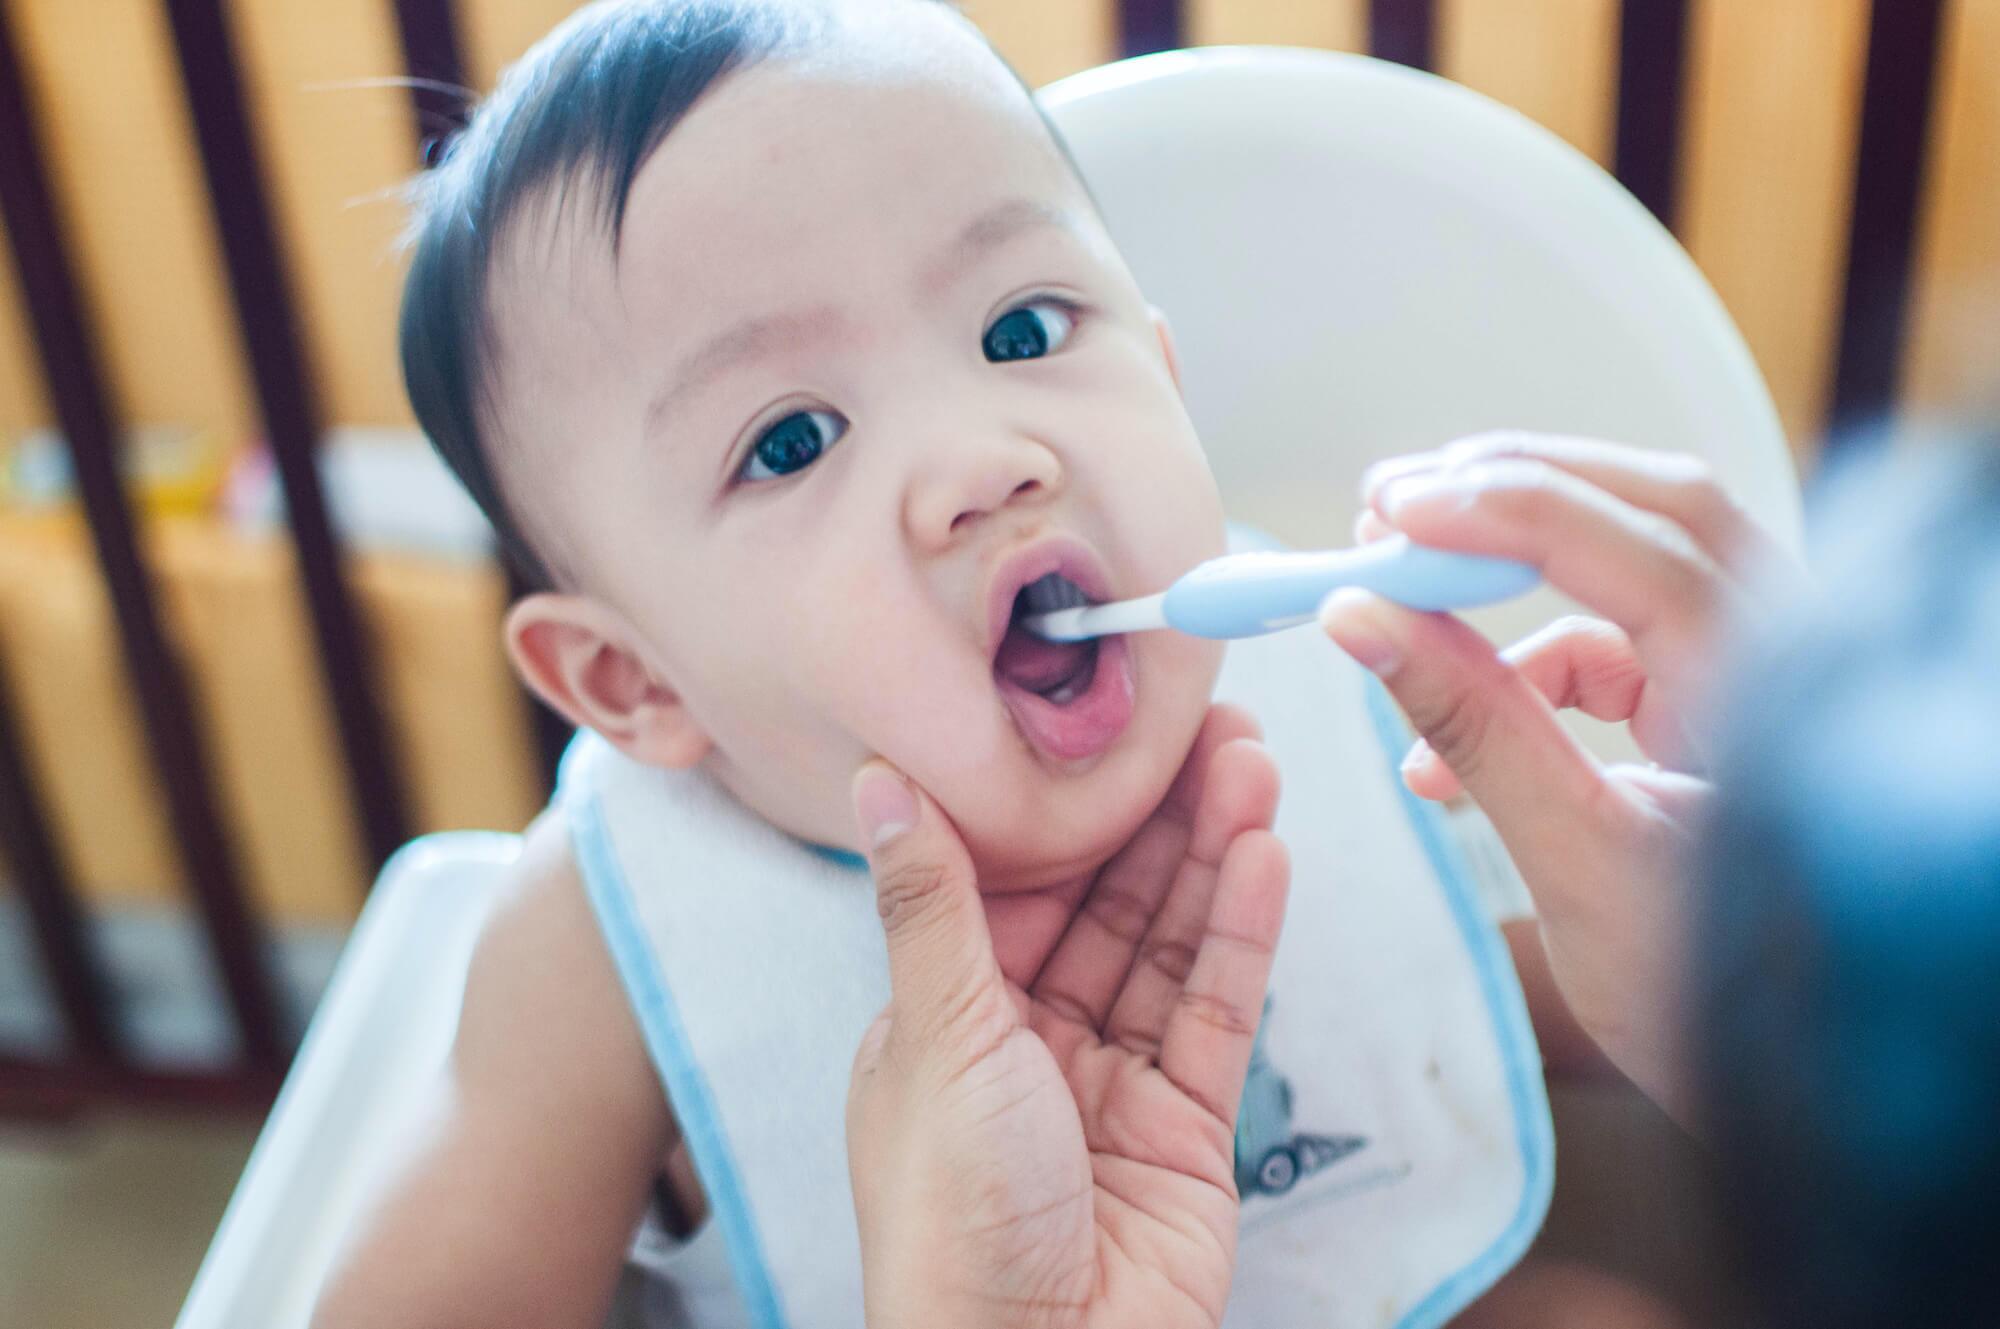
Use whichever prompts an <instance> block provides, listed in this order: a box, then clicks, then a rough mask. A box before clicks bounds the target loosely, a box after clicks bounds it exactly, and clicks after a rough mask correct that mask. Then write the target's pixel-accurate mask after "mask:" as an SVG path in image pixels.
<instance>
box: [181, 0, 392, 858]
mask: <svg viewBox="0 0 2000 1329" xmlns="http://www.w3.org/2000/svg"><path fill="white" fill-rule="evenodd" d="M167 14H168V17H169V19H170V21H171V26H172V30H173V36H174V48H175V52H176V54H177V55H178V56H179V60H180V68H181V78H182V83H183V87H184V89H185V92H186V97H187V104H188V110H189V113H190V115H191V117H192V119H193V121H194V131H195V140H196V143H197V144H198V145H199V147H200V150H201V160H202V165H203V168H204V170H205V173H206V176H207V179H208V192H209V202H210V204H211V206H212V208H213V211H214V215H215V223H216V231H217V234H218V237H219V239H220V240H221V244H222V254H223V258H224V260H225V263H226V266H227V268H228V272H229V285H230V292H231V295H232V296H233V298H234V302H235V307H236V318H237V323H238V326H239V328H240V330H241V335H242V341H243V349H244V352H245V354H246V356H247V357H248V359H249V362H250V368H251V375H252V378H253V379H254V380H255V383H256V387H257V399H258V403H259V405H260V407H261V408H262V412H263V417H264V433H265V438H266V440H267V442H268V443H269V445H270V448H271V455H272V458H273V459H274V460H275V461H276V463H277V470H278V477H279V481H280V483H281V485H282V487H283V490H284V495H285V512H286V517H287V522H286V525H287V528H288V529H289V530H290V531H291V534H292V540H293V543H294V544H295V546H296V547H297V550H298V557H299V576H300V580H301V583H302V585H303V588H304V590H305V594H306V605H307V608H308V610H309V611H310V615H311V619H312V625H313V634H314V638H315V641H316V643H317V645H318V648H319V656H320V668H321V677H322V679H323V681H324V684H325V688H326V694H327V700H328V701H329V702H330V703H331V705H332V707H333V714H334V725H335V729H336V731H337V732H338V733H339V735H340V742H341V749H342V753H343V755H344V756H345V757H346V759H347V781H348V791H349V796H350V798H351V800H352V803H353V806H354V810H355V812H356V814H357V815H358V817H359V819H360V828H361V834H362V841H363V843H364V844H365V845H366V846H367V854H368V858H369V860H370V863H371V865H372V866H375V867H379V866H381V864H383V863H385V862H387V861H388V858H389V855H390V854H392V853H394V852H395V851H396V848H397V847H398V846H399V845H401V844H402V843H403V841H404V840H406V839H408V838H409V836H408V829H407V828H408V822H407V818H406V814H405V803H404V798H403V781H402V773H401V771H400V769H399V767H398V763H397V762H396V760H395V757H394V755H393V753H392V750H391V748H390V746H389V742H388V736H387V734H386V732H385V729H384V726H383V724H382V717H381V712H380V710H379V709H378V708H377V706H376V704H375V698H374V690H373V689H374V681H375V676H374V671H373V669H372V667H371V657H370V652H369V649H368V644H367V642H366V640H365V639H364V637H363V636H362V633H361V628H360V625H359V622H358V621H357V619H356V616H355V613H354V606H353V602H352V600H351V598H350V597H349V595H348V591H347V586H346V583H345V582H344V580H343V578H342V572H341V563H342V556H341V550H340V547H339V544H338V541H337V539H336V537H335V535H334V533H333V525H332V522H331V521H330V520H329V519H328V517H327V511H326V500H325V497H324V495H323V494H322V493H321V491H320V481H319V468H318V464H317V461H316V453H317V450H318V446H319V436H320V432H321V427H322V421H321V416H320V408H319V402H318V400H317V396H316V392H315V387H316V385H315V383H314V382H313V379H312V377H311V375H310V372H309V370H308V368H307V365H306V361H305V347H304V344H303V341H302V340H301V338H300V335H299V329H298V322H297V319H296V316H295V314H294V312H293V302H292V295H291V280H290V274H289V273H288V271H287V269H286V266H285V261H284V258H283V256H282V255H281V254H280V252H279V249H278V239H277V232H276V230H275V228H274V227H273V226H272V224H271V216H270V208H269V204H268V202H267V199H268V195H267V191H266V188H265V184H264V175H263V170H262V165H261V162H260V159H259V156H258V146H257V144H256V143H255V142H254V141H253V140H252V138H251V134H250V127H249V120H248V117H247V116H246V115H245V113H244V97H243V84H242V76H241V73H240V72H239V70H238V67H237V63H236V55H235V49H236V48H235V40H234V36H233V34H232V33H231V32H230V30H229V26H228V24H227V22H226V20H225V18H224V15H223V12H222V6H221V3H220V0H168V2H167ZM356 886H357V889H365V888H366V883H365V882H357V883H356Z"/></svg>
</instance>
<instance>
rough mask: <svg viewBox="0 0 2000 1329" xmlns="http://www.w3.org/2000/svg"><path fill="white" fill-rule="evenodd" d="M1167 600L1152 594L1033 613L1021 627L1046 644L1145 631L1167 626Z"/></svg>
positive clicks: (1162, 596) (1025, 619) (1022, 622)
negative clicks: (1162, 603) (1109, 602)
mask: <svg viewBox="0 0 2000 1329" xmlns="http://www.w3.org/2000/svg"><path fill="white" fill-rule="evenodd" d="M1165 599H1166V596H1164V595H1149V596H1146V597H1145V598H1144V599H1140V600H1118V601H1114V602H1113V603H1111V604H1102V605H1085V606H1083V607H1082V608H1080V609H1058V610H1056V611H1055V612H1053V613H1048V614H1030V615H1028V616H1027V617H1025V618H1023V619H1022V620H1021V626H1022V627H1024V628H1026V629H1027V630H1028V631H1030V632H1032V633H1034V634H1035V635H1036V636H1037V637H1040V638H1041V639H1042V640H1044V641H1089V640H1090V639H1091V638H1093V637H1110V636H1115V635H1117V634H1119V633H1121V632H1145V631H1148V630H1150V629H1152V628H1163V627H1165V626H1166V625H1167V619H1166V615H1165V614H1164V613H1162V612H1161V602H1162V601H1164V600H1165Z"/></svg>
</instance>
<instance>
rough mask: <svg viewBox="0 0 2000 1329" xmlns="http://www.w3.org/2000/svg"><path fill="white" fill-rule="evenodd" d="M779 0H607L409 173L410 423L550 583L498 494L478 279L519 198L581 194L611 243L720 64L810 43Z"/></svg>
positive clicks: (483, 301) (519, 563) (543, 48)
mask: <svg viewBox="0 0 2000 1329" xmlns="http://www.w3.org/2000/svg"><path fill="white" fill-rule="evenodd" d="M823 21H824V20H823V16H821V15H818V14H815V12H814V11H813V9H812V8H811V7H810V6H806V5H801V4H799V3H796V0H794V2H793V3H783V2H782V0H603V2H602V3H598V4H594V5H590V6H587V7H585V8H584V9H581V10H579V11H578V12H577V13H575V14H573V15H571V16H570V17H569V18H568V19H566V20H564V21H563V23H562V24H561V25H560V26H558V27H557V28H556V29H555V30H554V31H552V32H551V33H549V35H548V36H546V37H544V38H543V39H542V40H541V42H540V43H538V44H537V45H536V47H535V48H534V49H533V50H532V51H530V52H529V53H528V54H527V55H526V56H524V57H523V58H522V59H521V60H520V62H519V63H517V64H515V65H514V66H512V67H511V68H509V69H508V70H507V72H506V74H505V75H504V76H502V78H501V80H500V84H499V87H498V88H497V89H495V91H494V93H493V95H492V96H490V97H488V98H487V99H486V100H485V101H484V102H482V103H481V104H480V105H479V107H478V108H477V110H476V112H475V113H474V115H473V116H472V119H471V122H470V123H469V124H468V125H467V126H466V128H465V129H464V130H463V131H462V132H461V133H459V134H458V135H457V136H456V137H455V138H453V139H452V141H451V142H450V143H449V144H448V145H447V146H446V148H445V150H444V153H443V155H442V158H441V160H440V161H439V162H438V164H437V165H436V166H435V167H434V168H432V169H431V170H430V171H427V172H426V173H424V174H423V175H422V176H421V177H419V178H418V179H417V180H416V181H415V182H413V184H412V185H411V189H410V194H411V200H412V203H413V204H414V209H413V211H414V219H413V221H412V224H411V227H410V230H409V244H410V249H411V262H410V271H409V276H408V277H407V278H406V279H405V281H404V284H403V305H402V315H401V326H400V332H399V336H400V341H401V349H402V360H403V380H404V383H405V385H406V386H407V388H408V391H409V394H410V404H411V406H412V407H413V408H414V409H415V411H416V415H417V421H418V423H419V424H421V425H422V426H423V429H424V432H425V433H426V434H427V435H429V437H430V440H431V443H432V445H433V446H435V447H436V448H437V450H438V453H439V455H440V456H442V457H443V458H444V460H445V462H446V464H447V465H449V466H450V467H451V469H452V471H453V473H455V474H456V475H457V476H458V478H459V481H460V482H461V483H462V484H464V486H465V488H466V490H467V491H468V492H469V493H470V494H471V495H472V498H473V500H474V501H475V502H476V503H478V504H479V506H480V508H481V509H482V510H483V511H484V512H485V513H486V516H487V519H488V520H489V521H491V522H492V524H493V529H494V533H495V535H496V536H497V538H498V539H499V542H500V546H501V550H502V552H503V554H504V555H505V556H507V557H508V558H510V559H511V560H512V561H513V562H514V564H515V567H516V569H517V571H518V572H519V573H520V574H521V576H522V577H523V578H524V579H525V580H526V581H527V582H528V583H529V584H531V585H540V586H547V585H550V584H551V581H550V577H549V571H550V569H549V567H548V565H547V564H546V563H545V562H544V560H543V559H542V558H541V557H540V556H539V555H538V554H537V552H536V550H535V549H534V547H533V546H532V545H531V544H530V542H529V540H528V539H527V536H526V533H525V531H524V529H523V527H522V524H521V521H520V513H519V511H518V510H517V509H515V508H513V507H511V506H510V505H509V503H508V500H507V497H506V496H505V495H504V494H503V493H502V492H501V488H500V485H499V482H498V480H497V479H496V477H495V474H494V468H493V465H492V458H491V455H490V453H489V451H488V448H487V446H486V440H485V438H484V436H483V434H482V430H481V420H482V419H488V420H490V419H491V418H492V416H491V412H490V410H489V409H487V408H489V407H490V406H491V402H490V399H489V394H490V392H491V390H492V364H493V353H494V343H493V337H492V334H491V329H490V327H489V324H488V321H487V307H486V306H487V279H488V274H489V270H490V268H491V265H492V262H493V258H494V252H495V247H496V245H497V244H498V243H499V241H500V239H501V237H502V236H503V235H504V233H505V231H506V229H507V226H508V223H509V222H510V221H511V220H512V219H513V218H514V216H515V215H516V213H517V212H518V210H519V209H520V207H521V205H522V203H523V202H524V201H525V200H527V199H529V198H531V197H533V196H534V195H535V194H537V193H538V192H539V191H543V190H555V191H556V192H557V194H558V197H559V198H560V200H561V201H562V203H563V205H565V206H566V205H567V203H568V198H569V191H570V190H571V189H572V188H577V189H583V190H587V191H589V194H590V197H589V198H588V201H589V202H591V203H593V204H594V205H595V207H596V216H597V220H598V221H599V222H600V223H601V224H602V226H603V227H604V230H605V232H606V234H607V236H608V237H609V239H610V242H611V244H612V246H613V248H614V250H615V248H616V244H617V237H618V232H619V228H620V226H621V224H622V223H623V221H624V217H625V205H626V202H627V199H628V197H629V195H630V193H631V189H632V181H633V177H635V176H636V175H637V174H638V172H639V168H640V167H641V166H642V165H644V164H645V161H646V159H647V158H648V157H649V156H650V155H651V154H652V152H653V150H654V149H655V148H657V147H658V146H659V144H660V142H661V140H662V139H664V138H665V137H666V136H667V134H668V133H669V132H671V131H672V129H673V127H674V126H675V125H676V124H678V123H679V122H680V119H681V117H682V116H684V115H686V114H687V112H688V111H689V110H690V109H691V108H692V107H693V106H694V104H695V103H696V102H697V101H699V100H700V99H701V97H702V95H703V94H704V93H705V92H707V91H708V90H709V89H710V88H711V87H713V86H714V85H715V84H716V82H717V81H718V80H720V79H722V78H723V77H725V76H726V75H728V74H730V73H732V72H734V71H736V70H739V69H742V68H744V67H746V66H748V65H751V64H754V63H756V62H757V61H759V60H762V59H764V58H766V57H769V56H771V55H773V54H776V53H778V52H780V51H781V50H784V49H787V48H793V47H796V46H797V45H799V44H802V43H805V42H809V41H810V40H811V39H812V37H813V36H814V34H815V33H816V32H817V31H818V30H819V28H820V26H821V25H822V23H823Z"/></svg>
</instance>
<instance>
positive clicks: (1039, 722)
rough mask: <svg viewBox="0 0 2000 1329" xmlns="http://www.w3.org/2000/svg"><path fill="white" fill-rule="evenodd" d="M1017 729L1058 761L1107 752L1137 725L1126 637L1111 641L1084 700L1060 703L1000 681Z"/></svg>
mask: <svg viewBox="0 0 2000 1329" xmlns="http://www.w3.org/2000/svg"><path fill="white" fill-rule="evenodd" d="M994 682H995V683H996V684H998V686H999V689H1000V697H1001V700H1003V701H1004V702H1006V704H1007V709H1008V711H1009V712H1010V713H1011V714H1012V715H1013V717H1014V725H1015V727H1016V728H1018V729H1019V730H1020V731H1021V734H1022V736H1023V737H1025V738H1026V739H1027V740H1028V741H1029V742H1030V743H1032V744H1033V745H1034V746H1035V747H1037V748H1039V749H1041V750H1042V751H1043V752H1046V753H1047V754H1048V755H1049V756H1051V757H1054V758H1055V759H1056V760H1058V761H1083V760H1086V759H1088V758H1090V757H1095V756H1097V755H1098V754H1100V753H1102V752H1104V751H1106V750H1107V749H1109V748H1110V747H1111V745H1112V744H1113V743H1116V742H1117V741H1118V739H1119V736H1120V735H1122V734H1123V733H1124V732H1125V729H1126V727H1127V726H1128V725H1130V724H1131V723H1132V711H1133V704H1134V698H1135V696H1136V688H1135V686H1134V679H1133V671H1132V652H1131V649H1130V647H1128V646H1127V645H1126V642H1125V638H1123V637H1106V638H1104V639H1103V640H1102V641H1101V642H1100V643H1099V644H1098V649H1097V670H1096V673H1095V675H1094V676H1093V677H1092V679H1091V681H1090V687H1089V688H1088V689H1086V690H1085V691H1084V693H1083V695H1082V696H1080V697H1076V698H1074V699H1072V700H1071V701H1069V702H1068V703H1067V704H1064V705H1060V706H1059V705H1057V704H1055V703H1054V702H1051V701H1048V700H1046V699H1045V698H1042V697H1039V696H1037V695H1035V694H1034V693H1032V692H1029V691H1028V690H1027V689H1025V688H1022V687H1019V686H1017V685H1016V684H1013V683H1010V682H1008V681H1007V680H1006V679H1004V678H997V677H996V678H995V680H994Z"/></svg>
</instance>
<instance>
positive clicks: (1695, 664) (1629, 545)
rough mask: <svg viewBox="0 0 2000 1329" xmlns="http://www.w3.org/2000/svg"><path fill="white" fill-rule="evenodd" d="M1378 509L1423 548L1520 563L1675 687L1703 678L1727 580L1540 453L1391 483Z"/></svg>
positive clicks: (1689, 687)
mask: <svg viewBox="0 0 2000 1329" xmlns="http://www.w3.org/2000/svg"><path fill="white" fill-rule="evenodd" d="M1375 504H1376V507H1377V510H1378V511H1379V512H1380V513H1381V514H1382V516H1383V517H1384V518H1385V519H1386V520H1388V521H1389V522H1390V523H1392V524H1393V525H1395V526H1396V527H1397V528H1398V529H1400V530H1402V531H1403V532H1404V533H1406V534H1407V535H1408V536H1409V537H1410V538H1411V539H1412V540H1414V541H1416V542H1417V543H1419V544H1425V545H1433V546H1435V547H1437V548H1440V549H1453V550H1460V551H1463V552H1466V553H1475V554H1488V555H1493V556H1496V557H1500V558H1512V559H1518V560H1520V561H1522V562H1526V563H1531V564H1533V565H1534V566H1535V567H1537V568H1539V569H1540V570H1541V572H1542V575H1543V576H1544V577H1545V578H1546V579H1547V580H1548V581H1549V583H1550V584H1551V585H1553V586H1555V587H1556V588H1557V589H1558V590H1561V591H1565V592H1567V593H1568V594H1570V595H1571V596H1573V597H1575V598H1576V599H1577V600H1579V601H1581V602H1582V603H1583V604H1584V605H1585V606H1586V607H1587V608H1589V609H1591V610H1592V611H1594V612H1596V613H1598V614H1601V615H1603V616H1604V617H1605V618H1608V619H1610V620H1611V621H1612V622H1614V623H1616V624H1617V625H1618V626H1619V627H1620V628H1622V629H1624V631H1625V632H1626V634H1627V635H1628V636H1630V637H1631V639H1632V642H1633V645H1634V646H1635V647H1636V648H1637V649H1638V652H1639V655H1640V658H1641V659H1642V660H1643V661H1644V662H1645V665H1646V668H1647V672H1648V673H1649V674H1650V675H1652V676H1653V677H1654V678H1657V679H1659V680H1660V681H1661V682H1662V683H1663V684H1665V685H1667V686H1668V687H1669V688H1670V689H1671V690H1673V691H1674V692H1675V693H1676V695H1681V696H1689V695H1694V694H1695V693H1696V692H1698V690H1699V688H1700V686H1701V685H1702V683H1703V681H1704V680H1705V679H1706V677H1707V671H1708V657H1709V654H1710V643H1711V639H1712V637H1713V635H1714V625H1715V622H1716V619H1717V617H1718V615H1719V614H1720V613H1721V611H1722V610H1723V609H1724V607H1725V602H1726V601H1727V599H1728V598H1729V597H1730V596H1731V595H1732V594H1733V593H1734V588H1733V587H1732V586H1731V585H1730V584H1729V583H1728V582H1727V581H1726V580H1725V578H1724V577H1723V575H1722V572H1721V569H1720V568H1719V567H1718V566H1717V565H1716V563H1715V562H1714V560H1712V559H1710V558H1709V557H1708V556H1707V555H1706V554H1705V553H1703V552H1702V550H1701V549H1700V548H1699V547H1698V546H1697V545H1696V544H1695V543H1694V540H1693V539H1692V537H1690V536H1689V535H1688V533H1687V532H1686V531H1685V530H1683V529H1682V528H1681V527H1680V526H1678V525H1677V524H1675V523H1674V522H1672V521H1671V520H1668V519H1667V518H1664V517H1661V516H1659V515H1658V514H1656V513H1649V512H1645V511H1642V510H1641V509H1639V508H1636V507H1633V506H1632V505H1631V504H1629V503H1626V502H1625V501H1624V500H1622V499H1619V498H1617V497H1615V496H1613V495H1612V494H1609V493H1607V492H1606V491H1604V490H1602V489H1599V488H1597V487H1596V486H1594V485H1591V484H1588V483H1586V482H1584V481H1583V480H1580V479H1578V478H1577V477H1575V476H1573V475H1570V474H1568V473H1567V472H1564V471H1561V470H1558V469H1556V468H1554V467H1551V466H1549V465H1546V464H1545V463H1542V462H1538V461H1527V460H1502V461H1494V462H1481V463H1477V464H1475V465H1472V466H1470V467H1466V468H1464V469H1451V470H1443V471H1431V472H1420V473H1417V474H1413V475H1407V476H1404V477H1401V478H1399V479H1396V480H1393V481H1391V482H1389V483H1388V484H1387V485H1385V486H1384V487H1383V488H1382V489H1381V490H1380V491H1379V492H1378V494H1377V495H1376V498H1375Z"/></svg>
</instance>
